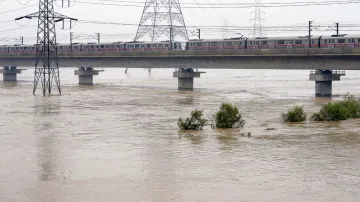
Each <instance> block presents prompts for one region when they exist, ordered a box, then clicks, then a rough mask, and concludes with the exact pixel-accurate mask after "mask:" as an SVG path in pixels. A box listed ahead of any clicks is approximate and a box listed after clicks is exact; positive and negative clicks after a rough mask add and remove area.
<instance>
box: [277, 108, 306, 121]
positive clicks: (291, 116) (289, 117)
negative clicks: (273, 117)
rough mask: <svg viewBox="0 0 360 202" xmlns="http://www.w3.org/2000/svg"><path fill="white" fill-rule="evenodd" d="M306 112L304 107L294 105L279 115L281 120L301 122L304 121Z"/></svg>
mask: <svg viewBox="0 0 360 202" xmlns="http://www.w3.org/2000/svg"><path fill="white" fill-rule="evenodd" d="M306 117H307V114H306V113H305V112H304V109H303V108H302V107H299V106H294V107H293V108H292V109H290V110H289V111H288V112H287V113H283V114H282V115H281V120H282V122H303V121H306Z"/></svg>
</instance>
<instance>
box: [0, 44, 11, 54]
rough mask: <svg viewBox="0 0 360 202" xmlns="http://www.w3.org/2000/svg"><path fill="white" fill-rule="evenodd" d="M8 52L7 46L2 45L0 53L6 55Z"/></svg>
mask: <svg viewBox="0 0 360 202" xmlns="http://www.w3.org/2000/svg"><path fill="white" fill-rule="evenodd" d="M8 52H9V46H7V45H2V46H0V53H8Z"/></svg>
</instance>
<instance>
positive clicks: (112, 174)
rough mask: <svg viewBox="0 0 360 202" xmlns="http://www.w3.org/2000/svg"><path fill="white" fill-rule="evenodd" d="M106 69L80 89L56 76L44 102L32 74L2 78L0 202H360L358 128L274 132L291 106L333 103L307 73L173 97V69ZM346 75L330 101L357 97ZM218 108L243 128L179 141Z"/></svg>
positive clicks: (255, 78) (222, 74)
mask: <svg viewBox="0 0 360 202" xmlns="http://www.w3.org/2000/svg"><path fill="white" fill-rule="evenodd" d="M104 70H105V72H102V73H100V75H99V76H96V77H95V78H94V82H95V83H96V85H94V86H79V85H78V84H77V81H78V80H77V77H76V76H74V75H73V71H74V69H70V68H69V69H62V70H61V81H62V91H63V94H62V95H61V96H50V97H43V96H41V95H40V93H41V91H38V92H37V95H36V96H33V95H32V79H33V72H34V70H33V69H31V68H28V70H27V71H25V72H23V74H20V75H19V76H18V80H19V82H18V83H16V84H13V83H4V82H2V80H1V79H0V80H1V81H0V114H1V116H0V159H1V161H0V179H1V180H0V201H1V202H13V201H16V202H17V201H21V202H22V201H31V202H32V201H34V202H42V201H46V202H48V201H51V202H52V201H54V202H65V201H76V202H89V201H96V202H99V201H104V202H113V201H114V202H115V201H124V202H128V201H129V202H130V201H154V202H160V201H161V202H163V201H164V202H168V201H169V202H170V201H171V202H172V201H174V202H178V201H179V202H180V201H181V202H189V201H194V202H198V201H204V202H205V201H206V202H207V201H211V202H212V201H214V202H219V201H226V202H228V201H231V202H232V201H234V202H245V201H246V202H264V201H267V202H273V201H274V202H290V201H291V202H305V201H306V202H308V201H310V202H335V201H336V202H338V201H339V202H340V201H341V202H359V201H360V120H348V121H343V122H338V123H311V122H307V123H304V124H281V122H280V114H281V113H282V112H285V111H286V110H287V109H289V108H290V107H292V106H293V105H295V104H297V105H301V106H304V109H305V110H306V112H307V113H309V114H311V113H313V112H315V111H317V110H318V109H319V108H320V107H321V105H322V104H323V103H326V102H328V101H329V99H320V98H315V97H314V91H315V84H314V82H311V81H308V79H309V71H286V70H282V71H274V70H207V73H206V74H203V75H202V76H201V78H199V79H196V80H195V88H196V89H195V90H194V91H192V92H179V91H178V90H177V80H176V79H175V78H172V71H173V70H172V69H154V70H152V72H151V75H149V73H148V70H146V69H130V70H129V71H128V75H126V74H124V69H104ZM346 73H347V75H346V76H344V77H342V80H341V81H337V82H334V83H333V94H334V97H333V98H332V99H333V100H337V99H342V98H341V96H343V95H345V94H346V93H347V92H350V93H351V94H353V95H355V96H360V85H359V81H360V72H357V71H347V72H346ZM222 102H231V103H234V104H236V105H237V106H238V108H239V110H240V111H241V113H242V115H243V117H244V119H245V120H246V125H245V127H244V128H242V129H236V130H235V129H234V130H214V129H211V128H210V127H209V126H208V127H206V128H205V129H204V130H203V131H199V132H181V131H179V129H178V127H177V119H178V118H179V117H185V116H187V115H188V114H189V112H190V111H191V110H193V109H196V108H198V109H204V114H205V118H208V119H211V117H212V115H213V114H214V113H215V112H216V110H217V109H218V108H219V106H220V104H221V103H222ZM267 128H275V129H276V130H271V131H267V130H266V129H267ZM248 132H251V136H250V137H248V136H247V135H245V136H241V133H246V134H247V133H248Z"/></svg>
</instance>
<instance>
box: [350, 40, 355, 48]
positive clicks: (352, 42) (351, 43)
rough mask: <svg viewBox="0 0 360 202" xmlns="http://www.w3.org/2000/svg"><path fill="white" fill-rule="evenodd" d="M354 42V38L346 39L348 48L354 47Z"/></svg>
mask: <svg viewBox="0 0 360 202" xmlns="http://www.w3.org/2000/svg"><path fill="white" fill-rule="evenodd" d="M354 43H355V40H354V39H348V47H349V48H354Z"/></svg>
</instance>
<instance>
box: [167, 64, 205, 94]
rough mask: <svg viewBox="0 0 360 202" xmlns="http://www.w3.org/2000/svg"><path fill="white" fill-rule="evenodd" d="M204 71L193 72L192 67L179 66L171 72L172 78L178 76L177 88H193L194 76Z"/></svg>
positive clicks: (198, 75)
mask: <svg viewBox="0 0 360 202" xmlns="http://www.w3.org/2000/svg"><path fill="white" fill-rule="evenodd" d="M202 73H206V72H194V69H192V68H187V69H185V68H180V69H177V70H176V71H175V72H174V73H173V77H174V78H178V89H179V90H194V78H195V77H200V74H202Z"/></svg>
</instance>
